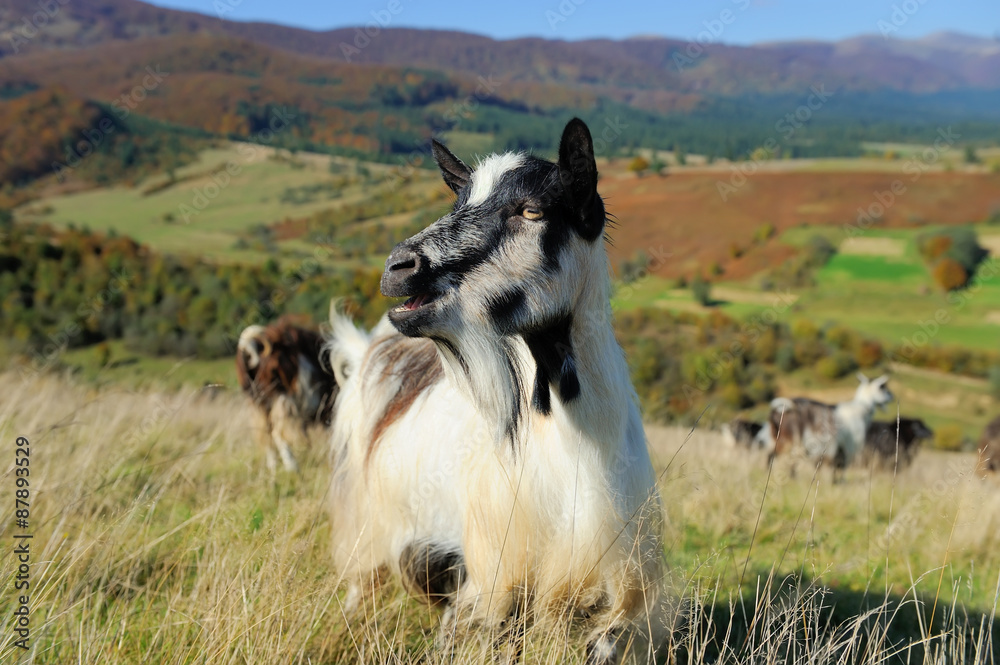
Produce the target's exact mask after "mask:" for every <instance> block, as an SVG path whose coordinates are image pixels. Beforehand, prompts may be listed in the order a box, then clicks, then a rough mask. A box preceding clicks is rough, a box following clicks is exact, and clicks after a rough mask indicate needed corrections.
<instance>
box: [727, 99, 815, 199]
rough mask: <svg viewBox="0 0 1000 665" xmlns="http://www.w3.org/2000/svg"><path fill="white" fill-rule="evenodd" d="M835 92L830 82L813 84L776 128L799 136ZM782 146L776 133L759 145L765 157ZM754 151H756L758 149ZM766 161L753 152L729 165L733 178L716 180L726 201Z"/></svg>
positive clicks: (784, 137)
mask: <svg viewBox="0 0 1000 665" xmlns="http://www.w3.org/2000/svg"><path fill="white" fill-rule="evenodd" d="M833 95H834V93H833V92H831V91H830V90H827V89H826V85H825V84H823V83H820V84H818V85H813V86H811V87H810V88H809V94H808V95H807V96H806V99H805V101H804V102H803V103H802V104H799V106H798V107H796V109H795V110H794V111H791V112H789V113H786V114H785V115H784V116H782V117H781V118H779V119H778V121H777V122H775V123H774V130H775V131H776V132H779V133H780V134H781V138H782V140H784V141H789V140H791V138H792V137H793V136H795V132H796V131H798V130H799V129H801V128H802V127H804V126H805V125H806V124H807V123H808V122H809V121H810V120H812V117H813V114H815V113H816V112H817V111H819V110H820V109H822V108H823V106H824V105H825V104H826V103H827V101H829V99H830V98H831V97H833ZM779 148H781V141H779V140H778V138H777V137H775V136H770V137H768V139H767V140H766V141H764V144H763V145H762V146H761V147H760V148H759V149H760V150H763V153H764V157H770V156H772V155H774V154H776V153H777V152H778V149H779ZM754 152H755V153H756V151H754ZM762 161H763V158H760V157H757V156H755V155H754V154H752V155H750V159H748V160H747V161H745V162H740V163H739V164H731V165H730V166H729V181H728V182H727V181H725V180H716V182H715V189H716V191H718V192H719V198H721V199H722V200H723V202H725V201H728V200H729V197H730V196H731V195H732V194H734V193H736V192H737V191H738V190H739V189H740V188H741V187H743V186H744V185H745V184H746V183H747V179H748V178H750V177H752V176H753V175H755V174H756V173H757V171H758V170H759V169H760V165H761V162H762Z"/></svg>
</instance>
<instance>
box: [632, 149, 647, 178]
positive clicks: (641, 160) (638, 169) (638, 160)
mask: <svg viewBox="0 0 1000 665" xmlns="http://www.w3.org/2000/svg"><path fill="white" fill-rule="evenodd" d="M648 169H649V160H647V159H646V158H645V157H643V156H642V155H639V156H638V157H635V158H634V159H633V160H632V161H631V162H629V164H628V170H629V171H631V172H632V173H634V174H636V175H637V176H638V177H640V178H641V177H642V176H643V175H644V174H645V173H646V171H647V170H648Z"/></svg>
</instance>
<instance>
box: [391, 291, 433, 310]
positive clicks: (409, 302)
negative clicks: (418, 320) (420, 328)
mask: <svg viewBox="0 0 1000 665" xmlns="http://www.w3.org/2000/svg"><path fill="white" fill-rule="evenodd" d="M440 295H441V294H439V293H418V294H417V295H415V296H410V297H409V298H407V299H406V302H404V303H403V304H402V305H400V306H398V307H397V308H396V311H398V312H415V311H417V310H418V309H420V308H421V307H426V306H427V305H430V304H431V303H433V302H435V301H436V300H437V299H438V298H439V297H440Z"/></svg>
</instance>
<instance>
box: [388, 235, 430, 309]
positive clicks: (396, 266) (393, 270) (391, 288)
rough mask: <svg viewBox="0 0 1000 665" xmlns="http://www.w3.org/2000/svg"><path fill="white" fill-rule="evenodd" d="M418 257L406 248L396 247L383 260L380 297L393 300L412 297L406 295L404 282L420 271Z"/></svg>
mask: <svg viewBox="0 0 1000 665" xmlns="http://www.w3.org/2000/svg"><path fill="white" fill-rule="evenodd" d="M421 263H422V262H421V260H420V255H419V254H417V253H416V252H414V251H413V250H412V249H409V248H406V247H396V249H394V250H392V253H391V254H389V258H387V259H386V260H385V272H383V273H382V284H381V287H382V295H384V296H386V297H389V298H394V297H399V296H408V295H412V294H410V293H406V280H407V279H408V278H409V277H411V276H412V275H415V274H416V273H417V272H419V271H420V267H421Z"/></svg>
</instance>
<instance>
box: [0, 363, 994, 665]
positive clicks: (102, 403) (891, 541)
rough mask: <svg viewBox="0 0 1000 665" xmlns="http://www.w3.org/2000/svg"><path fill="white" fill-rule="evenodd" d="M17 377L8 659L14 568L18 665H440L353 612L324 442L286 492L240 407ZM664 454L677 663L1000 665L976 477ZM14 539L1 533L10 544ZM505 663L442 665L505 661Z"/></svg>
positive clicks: (385, 609) (561, 651)
mask: <svg viewBox="0 0 1000 665" xmlns="http://www.w3.org/2000/svg"><path fill="white" fill-rule="evenodd" d="M0 378H2V379H3V380H2V381H0V440H3V441H5V442H8V445H9V446H10V447H9V448H8V450H9V451H10V453H9V454H10V459H11V462H8V464H6V465H4V467H3V471H4V472H3V477H2V479H0V488H2V489H0V497H2V499H0V500H2V501H3V502H4V504H5V505H10V504H11V503H12V502H13V499H12V497H11V494H12V491H13V486H14V484H13V483H14V474H13V471H12V469H13V466H12V460H13V448H14V445H13V441H14V438H15V437H16V436H27V437H28V438H29V439H30V440H31V451H32V455H31V458H30V459H31V490H32V496H31V528H30V529H29V531H30V532H31V533H33V534H34V540H33V541H32V567H31V576H32V584H33V586H32V589H31V610H32V631H33V632H32V641H31V650H29V651H28V652H27V653H22V652H21V650H20V649H18V648H17V647H15V646H14V645H13V640H14V636H13V634H12V632H11V630H10V629H9V626H10V624H11V621H10V620H11V612H13V609H14V603H13V602H12V601H13V600H14V592H13V578H14V576H15V573H16V564H15V562H14V561H13V558H12V557H11V556H5V557H3V558H2V559H0V578H2V579H3V582H4V591H3V595H2V596H0V607H2V608H4V609H2V610H0V614H2V616H3V622H4V623H3V625H4V630H3V632H2V633H0V635H2V637H0V661H3V662H34V663H56V664H59V665H62V664H65V663H139V662H145V663H213V664H214V663H255V664H257V663H265V664H266V663H341V662H377V663H382V662H403V663H409V662H418V661H419V662H440V661H442V660H446V658H445V654H444V653H443V652H442V651H441V650H439V649H437V648H435V645H434V641H435V637H436V616H435V615H434V614H433V613H432V612H430V611H428V610H426V609H424V608H423V607H421V606H419V605H418V604H416V603H415V602H414V601H412V600H409V599H407V598H406V597H405V596H404V595H403V594H402V593H401V592H400V591H399V590H398V589H397V588H395V587H394V586H391V585H390V586H389V587H387V588H386V589H384V590H383V591H381V592H380V593H379V594H378V595H377V596H376V599H375V605H374V606H370V607H367V608H365V611H364V612H363V613H362V615H361V616H357V617H353V618H350V619H348V618H347V617H345V616H344V615H343V612H342V605H341V598H342V589H341V586H340V584H339V580H338V579H337V576H336V574H335V571H333V570H332V569H331V567H330V564H329V556H328V552H329V542H328V539H329V532H328V527H327V521H326V516H325V508H324V494H325V491H326V484H325V483H326V478H327V473H326V469H325V459H324V454H323V452H322V451H321V450H320V449H321V447H322V446H321V445H317V446H316V448H315V449H314V450H313V451H311V453H310V454H307V455H304V456H303V464H302V466H303V473H302V474H301V476H300V477H297V478H293V477H290V476H279V477H278V480H277V482H272V481H271V480H270V479H269V478H268V476H267V474H266V473H265V472H263V468H262V467H263V460H262V459H261V454H260V452H259V451H257V450H256V449H255V448H254V446H253V444H252V443H251V436H250V434H251V433H250V431H249V429H248V428H249V425H248V423H249V419H248V418H247V417H246V415H247V414H246V411H245V408H246V407H245V405H244V403H243V400H242V399H241V398H240V397H239V396H236V395H232V394H228V393H220V394H217V395H211V394H208V393H205V392H198V391H189V392H182V393H175V394H154V393H130V392H126V391H124V390H120V389H112V388H103V389H101V390H100V391H94V390H92V389H87V388H85V387H81V386H74V385H72V384H70V383H68V382H66V381H64V380H62V379H59V378H56V377H42V378H40V379H37V380H34V381H32V382H30V383H21V382H20V381H19V380H18V379H17V378H16V377H14V376H13V375H9V374H8V375H6V376H3V377H0ZM650 439H651V445H652V447H653V450H654V454H655V456H656V457H657V459H658V460H659V461H660V463H661V468H663V469H664V475H663V486H664V497H665V501H664V503H665V506H666V511H667V514H668V517H669V524H668V527H667V533H666V537H667V552H666V556H667V560H668V561H669V562H670V563H671V565H672V567H673V568H672V572H671V579H670V580H669V585H670V588H671V589H672V591H673V593H674V595H675V596H676V598H678V599H679V601H680V603H681V605H682V607H683V612H682V616H683V620H682V621H680V622H679V623H678V627H677V629H676V631H675V633H674V642H673V643H672V644H671V645H670V646H669V653H668V654H666V657H668V658H669V659H670V660H672V661H676V662H705V661H708V660H711V661H715V662H727V663H729V662H732V663H743V662H746V663H750V662H754V663H756V662H795V663H800V662H801V663H806V662H809V663H834V662H837V663H839V662H841V661H845V662H859V663H881V662H928V663H930V662H935V663H936V662H970V663H971V662H976V663H995V662H996V657H995V656H994V655H993V652H994V650H995V640H996V639H997V636H996V634H995V629H994V628H993V625H994V624H993V615H994V612H995V609H996V603H997V601H996V588H997V583H998V575H1000V547H998V545H1000V535H998V533H1000V485H998V484H997V483H995V482H986V483H984V482H982V481H979V480H976V479H973V478H971V477H970V474H968V473H964V474H963V473H962V472H960V469H963V468H965V467H966V466H969V467H970V468H971V458H968V457H963V456H933V455H929V454H924V455H923V456H921V457H918V467H917V468H914V469H912V470H909V471H907V472H905V473H903V474H901V475H900V476H899V477H898V478H897V479H895V481H894V480H893V478H892V475H891V474H882V475H871V474H869V473H867V472H866V471H865V470H863V469H857V470H854V471H853V473H852V474H851V475H850V477H849V479H848V482H847V483H845V484H844V485H840V486H831V485H830V484H829V477H828V475H827V474H825V473H821V474H819V475H816V476H814V475H813V473H812V470H811V469H809V468H808V467H806V466H804V465H801V464H800V465H799V473H798V476H797V477H795V478H792V477H790V476H789V475H788V473H787V471H788V469H789V468H790V463H789V462H784V463H782V464H780V465H778V466H777V467H776V469H775V471H774V472H773V473H772V474H771V475H770V477H769V476H768V474H767V472H766V470H765V469H764V465H763V462H762V460H761V459H759V458H756V457H753V456H751V455H747V454H743V453H740V452H739V451H734V450H729V449H726V448H724V447H723V446H722V444H721V443H720V442H719V438H718V437H716V436H715V435H714V434H711V433H707V432H697V433H695V434H694V436H692V437H690V439H688V438H687V437H686V433H685V432H682V431H679V430H673V429H658V428H650ZM765 486H766V487H767V492H766V496H765V495H763V494H762V492H763V490H764V488H765ZM19 531H20V530H19V529H15V527H14V525H13V523H11V522H7V523H5V524H4V525H3V534H2V535H3V540H4V542H5V543H7V545H6V546H10V543H12V542H13V541H12V535H13V534H14V533H17V532H19ZM6 546H5V547H6ZM748 555H749V556H748ZM935 601H936V602H935ZM527 643H528V646H527V651H526V662H548V663H557V662H558V663H562V662H579V661H580V660H581V653H580V649H579V641H578V640H576V639H575V638H574V637H572V636H570V637H567V635H565V634H561V633H560V634H553V633H547V634H539V633H538V632H534V633H532V632H529V634H528V639H527ZM489 644H490V642H489V639H483V640H469V641H468V643H467V644H464V645H462V646H461V647H460V648H459V649H458V650H457V651H456V652H455V653H453V654H451V656H452V657H453V660H452V659H448V660H449V662H482V663H487V662H492V655H493V654H492V653H491V651H490V649H489Z"/></svg>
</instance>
